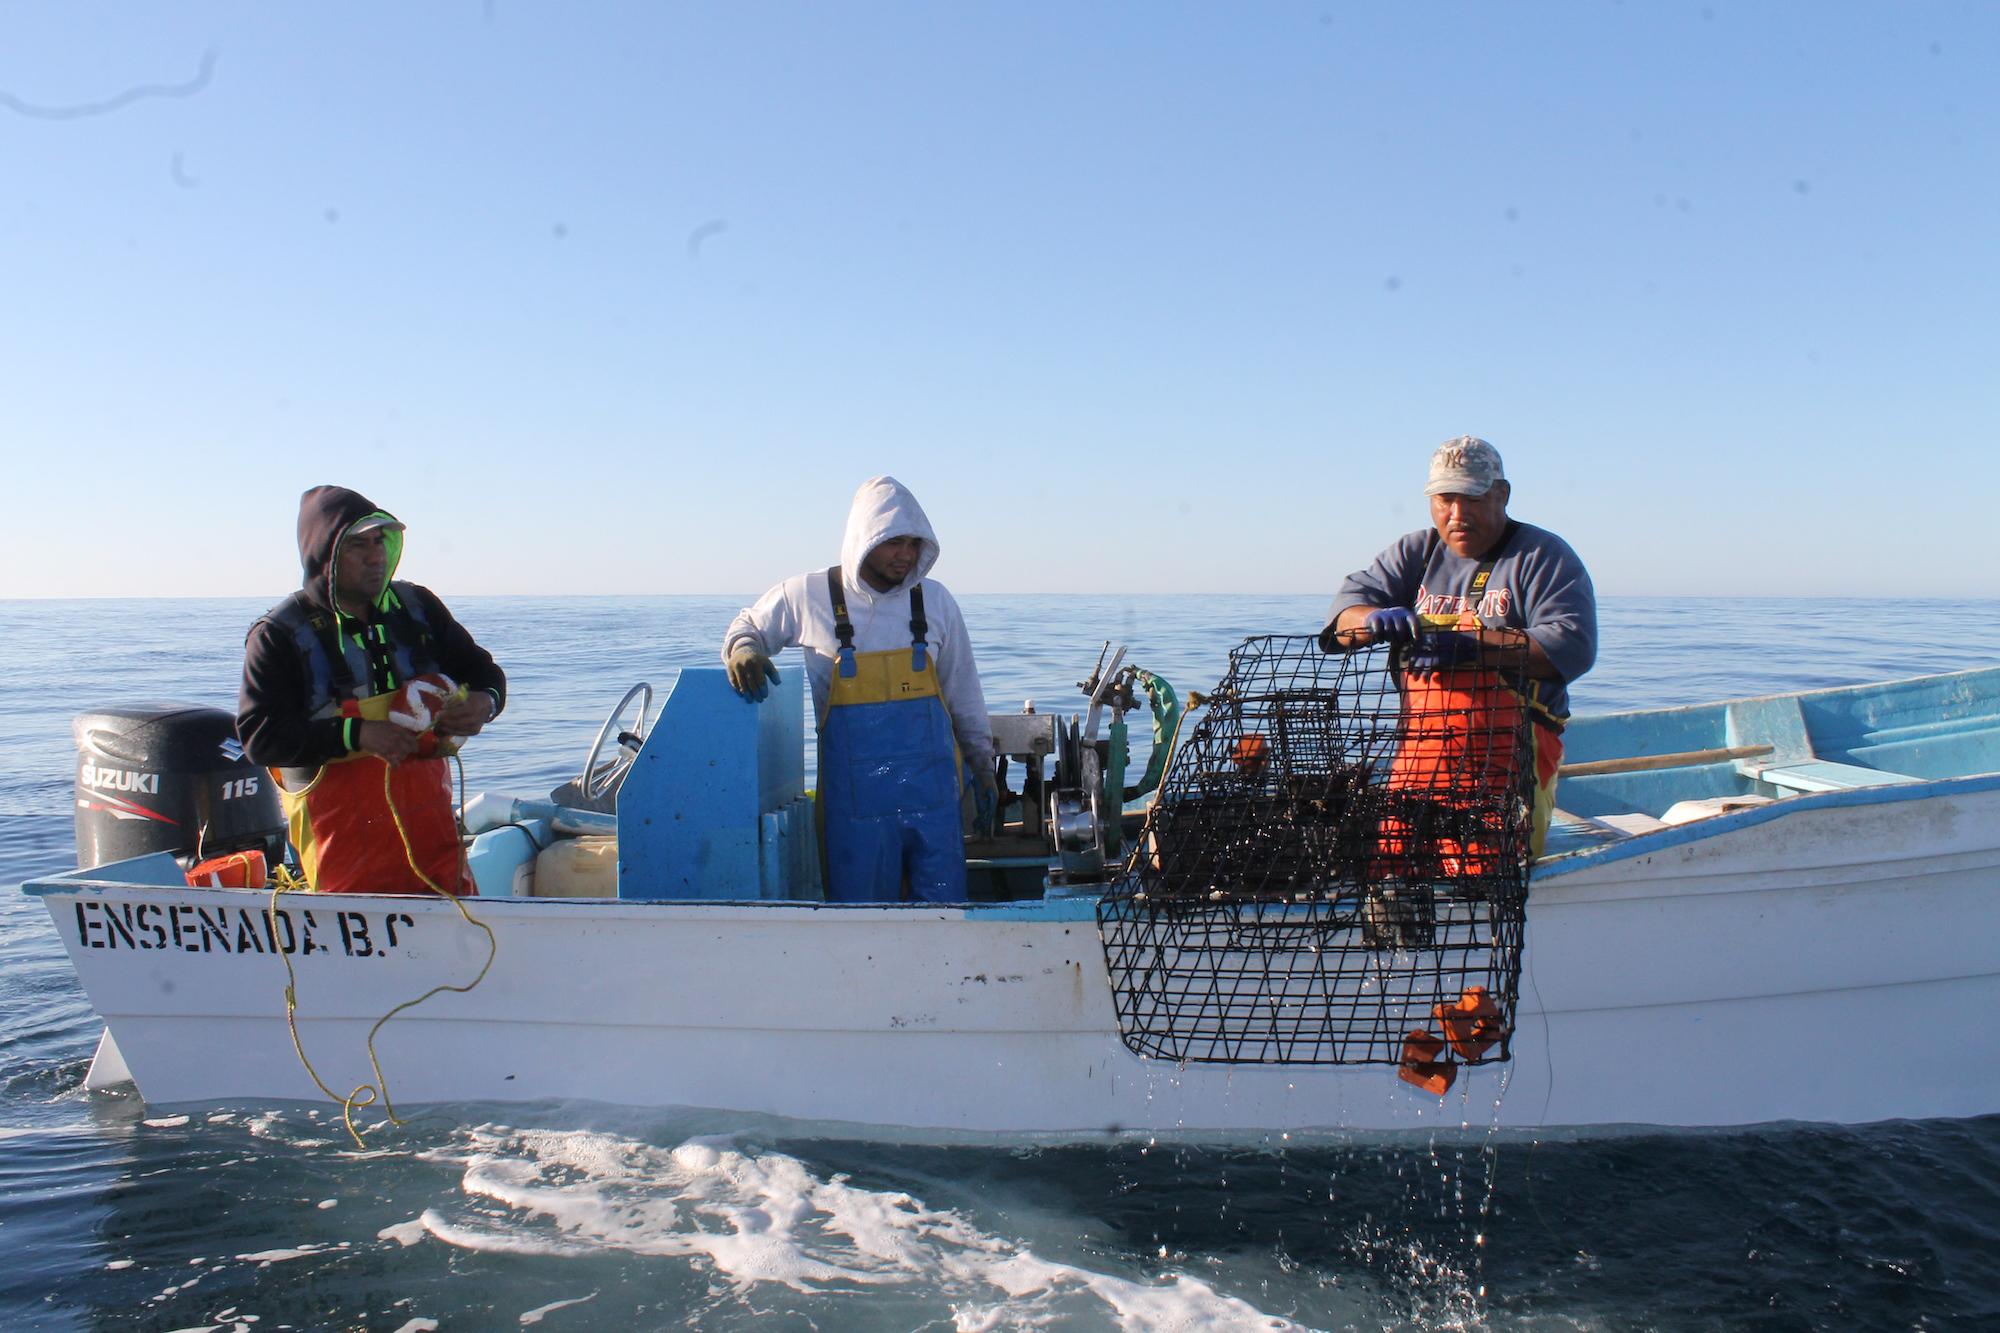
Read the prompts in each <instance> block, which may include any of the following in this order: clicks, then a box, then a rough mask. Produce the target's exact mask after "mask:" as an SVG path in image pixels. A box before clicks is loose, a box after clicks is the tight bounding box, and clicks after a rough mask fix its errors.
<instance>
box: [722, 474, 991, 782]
mask: <svg viewBox="0 0 2000 1333" xmlns="http://www.w3.org/2000/svg"><path fill="white" fill-rule="evenodd" d="M897 537H915V538H917V539H918V540H919V541H920V542H922V543H923V549H922V550H921V551H920V552H919V554H918V556H917V563H916V564H915V565H914V566H913V567H912V568H911V570H910V573H909V577H907V578H905V579H904V580H903V581H902V582H901V583H899V584H897V585H896V586H895V587H894V588H891V589H890V590H889V591H888V592H877V591H875V590H874V589H873V588H871V587H869V586H868V583H867V581H866V580H864V579H863V578H862V577H861V562H862V561H863V560H864V559H866V558H867V555H868V553H869V552H870V551H872V550H874V549H875V548H876V547H877V546H880V545H881V544H882V543H883V542H886V541H890V540H892V539H894V538H897ZM939 549H940V548H939V546H938V539H937V534H936V533H934V532H932V531H931V521H930V519H928V518H926V517H925V516H924V510H923V506H922V505H919V504H918V503H917V497H916V496H914V495H911V494H910V492H909V491H908V490H907V489H906V488H905V487H904V486H903V484H902V483H901V482H899V481H897V480H896V479H895V478H894V477H871V478H869V479H868V480H867V481H864V482H862V483H861V489H860V490H858V491H856V492H855V493H854V505H853V507H852V508H851V509H849V510H848V512H847V535H846V536H845V537H844V538H842V539H841V543H840V573H841V580H842V582H843V583H844V584H845V585H846V589H847V618H848V620H849V621H850V622H852V624H853V625H854V650H855V651H856V652H858V653H873V652H882V651H885V650H887V649H891V648H907V647H908V646H909V643H910V589H911V588H913V587H915V586H917V585H918V584H920V583H921V584H922V585H923V589H924V620H925V622H926V623H927V624H928V626H929V629H928V630H927V631H926V633H925V635H924V638H925V641H926V642H928V643H929V644H930V651H931V656H932V659H933V660H934V661H935V662H936V663H937V674H938V685H939V688H940V689H941V690H942V691H943V694H944V706H945V711H946V712H947V713H949V714H951V725H952V731H953V732H954V733H955V734H956V735H957V737H958V749H959V753H960V754H961V755H962V756H964V758H965V761H966V762H967V763H969V764H974V765H980V766H983V765H986V764H989V763H990V762H991V761H992V758H993V725H992V722H991V721H990V720H989V719H988V717H987V712H986V695H985V693H984V691H982V690H981V689H980V686H979V668H978V666H977V665H976V664H975V663H974V662H973V660H972V640H971V639H970V638H969V637H967V635H966V632H965V617H964V616H963V615H962V614H961V613H960V612H959V609H958V601H957V599H955V598H954V597H953V596H952V595H951V594H950V593H949V592H947V591H946V590H945V586H944V585H943V584H942V583H939V582H938V581H937V580H936V579H928V578H925V577H924V576H925V575H926V574H928V573H929V572H930V568H931V566H932V565H935V564H936V563H937V558H938V553H939ZM746 643H747V644H749V645H751V646H752V647H754V648H756V649H758V650H759V651H760V652H762V653H764V654H765V655H766V656H768V657H771V658H776V657H777V655H778V654H779V653H780V652H782V651H784V650H785V649H786V648H790V647H793V646H798V647H802V648H804V649H805V658H806V678H807V679H808V680H810V681H811V682H812V694H813V716H814V717H823V716H824V715H825V709H826V696H827V682H828V681H829V680H830V679H831V678H832V675H833V655H834V653H835V652H836V651H837V650H838V649H839V647H840V636H839V635H838V634H836V633H835V632H834V628H833V599H832V598H831V597H829V596H828V595H827V590H826V571H825V570H824V569H815V570H813V571H812V572H811V573H808V574H799V575H796V576H794V577H792V578H789V579H786V580H785V581H784V582H783V583H780V584H779V585H778V586H777V587H775V588H773V589H771V590H770V591H769V592H767V593H765V594H764V595H763V596H762V597H760V598H758V599H757V604H756V605H755V606H752V607H748V608H746V609H744V610H742V611H739V612H737V613H736V619H734V620H732V621H730V622H729V632H728V633H727V634H725V635H723V637H722V660H723V661H724V662H727V661H728V660H729V655H730V654H731V653H733V652H735V651H736V649H737V648H739V647H741V646H742V645H743V644H746ZM782 669H783V668H782V667H781V668H780V670H782Z"/></svg>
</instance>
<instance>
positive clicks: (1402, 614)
mask: <svg viewBox="0 0 2000 1333" xmlns="http://www.w3.org/2000/svg"><path fill="white" fill-rule="evenodd" d="M1361 625H1362V628H1364V629H1366V630H1367V631H1368V633H1369V635H1370V636H1371V637H1372V638H1373V639H1374V640H1375V642H1377V643H1415V642H1416V639H1417V636H1418V635H1419V634H1421V633H1423V632H1424V622H1423V621H1421V620H1418V619H1417V613H1416V612H1415V611H1412V610H1411V609H1410V608H1409V607H1407V606H1391V607H1385V608H1384V609H1382V610H1380V611H1370V612H1369V613H1368V619H1366V620H1364V621H1362V622H1361Z"/></svg>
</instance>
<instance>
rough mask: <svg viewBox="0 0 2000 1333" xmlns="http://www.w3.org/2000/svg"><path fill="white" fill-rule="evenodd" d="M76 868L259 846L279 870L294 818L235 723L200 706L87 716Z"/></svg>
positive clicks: (79, 749)
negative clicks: (247, 753)
mask: <svg viewBox="0 0 2000 1333" xmlns="http://www.w3.org/2000/svg"><path fill="white" fill-rule="evenodd" d="M73 730H74V732H75V735H76V863H77V865H78V866H80V867H82V868H84V869H89V868H90V867H91V866H98V865H103V864H104V863H105V862H107V861H122V860H124V859H125V858H127V857H131V856H144V855H145V854H146V853H148V852H172V853H173V854H174V855H176V856H178V857H181V858H182V859H183V860H195V859H199V858H204V857H213V856H219V855H221V854H223V853H226V852H236V851H250V850H256V851H261V852H263V853H264V857H265V860H266V861H267V862H268V863H269V864H271V865H277V864H278V862H279V860H280V859H281V858H282V857H283V854H284V850H285V816H284V812H283V810H282V809H281V808H280V807H279V805H278V792H277V787H276V784H275V783H274V782H273V781H272V779H271V775H270V774H269V773H267V772H265V771H264V770H263V769H261V768H259V767H257V765H255V764H253V763H251V762H250V761H249V760H248V759H246V758H244V757H243V746H242V745H241V743H239V742H238V741H237V739H236V720H235V719H234V718H233V717H231V716H230V715H229V714H228V713H225V712H223V711H222V710H221V709H219V708H203V707H200V706H198V705H195V704H137V705H133V706H131V707H125V708H102V709H98V710H96V711H94V712H89V713H79V714H77V716H76V721H75V722H74V724H73Z"/></svg>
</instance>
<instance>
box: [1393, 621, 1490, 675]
mask: <svg viewBox="0 0 2000 1333" xmlns="http://www.w3.org/2000/svg"><path fill="white" fill-rule="evenodd" d="M1480 647H1481V645H1480V642H1479V640H1478V639H1475V638H1474V637H1472V635H1470V634H1459V633H1455V632H1454V631H1452V630H1440V631H1438V632H1437V633H1436V634H1431V635H1427V636H1426V637H1424V638H1422V639H1419V640H1418V641H1417V646H1416V647H1414V648H1412V649H1411V650H1410V651H1409V653H1408V655H1406V656H1405V657H1404V658H1403V665H1404V666H1405V667H1406V668H1408V669H1409V671H1410V674H1412V675H1416V676H1430V675H1435V674H1436V673H1437V672H1440V671H1448V670H1450V669H1451V668H1452V667H1457V666H1467V665H1473V664H1477V663H1478V661H1479V652H1480Z"/></svg>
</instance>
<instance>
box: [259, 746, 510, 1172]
mask: <svg viewBox="0 0 2000 1333" xmlns="http://www.w3.org/2000/svg"><path fill="white" fill-rule="evenodd" d="M452 764H453V766H454V767H455V768H456V769H457V771H458V795H459V803H460V804H461V805H463V804H464V801H465V762H464V761H463V760H461V759H460V758H459V757H458V756H457V755H456V754H453V755H452ZM393 776H394V768H393V766H392V765H390V764H387V763H385V764H383V765H382V798H383V800H384V802H385V803H386V804H387V805H388V807H389V817H390V818H391V819H393V820H394V821H395V824H396V835H397V836H398V837H400V838H401V839H402V840H403V859H404V860H405V861H407V862H408V863H409V867H410V869H411V870H412V871H413V872H414V873H415V874H416V876H417V878H418V879H420V880H422V881H423V882H424V887H425V888H427V889H429V890H430V891H431V892H432V893H435V894H437V895H438V896H439V897H441V898H444V899H447V900H449V901H450V903H451V904H452V906H454V907H456V908H457V909H458V914H459V916H461V917H463V918H464V919H465V921H466V922H467V923H468V924H470V925H474V926H477V927H479V929H480V930H482V931H485V932H486V961H485V963H483V964H482V965H481V966H480V968H479V975H478V976H476V977H474V978H473V979H472V980H471V981H469V982H467V983H465V984H464V985H462V986H455V985H452V984H450V983H448V982H446V983H440V984H438V985H436V986H433V987H431V988H430V989H429V990H427V991H425V992H424V993H423V994H422V995H419V996H417V997H416V998H415V999H414V1000H405V1001H403V1002H402V1003H401V1004H399V1005H397V1006H396V1007H395V1008H393V1009H391V1010H390V1011H389V1012H388V1013H386V1014H384V1015H382V1016H381V1017H380V1018H378V1019H376V1020H375V1025H374V1026H373V1027H371V1028H369V1029H368V1064H369V1067H370V1068H371V1069H373V1070H374V1072H375V1082H374V1083H372V1084H370V1083H363V1084H360V1085H358V1086H357V1087H356V1088H355V1089H354V1091H352V1092H350V1093H348V1094H347V1095H346V1096H345V1097H343V1096H341V1095H340V1094H339V1093H337V1092H335V1091H334V1090H333V1089H332V1088H329V1087H327V1085H326V1082H325V1080H323V1079H322V1078H320V1076H319V1071H318V1070H316V1069H314V1068H313V1064H312V1061H311V1060H310V1059H308V1058H307V1056H306V1048H305V1043H304V1042H303V1041H301V1040H300V1038H299V1023H298V980H299V977H298V972H297V970H296V969H294V968H293V966H292V956H291V954H290V953H289V952H287V951H286V950H285V949H284V948H283V947H282V946H280V947H279V949H278V955H279V957H281V958H283V959H284V960H285V1026H286V1027H287V1028H288V1029H289V1030H290V1032H291V1034H292V1049H293V1050H294V1051H296V1052H297V1053H298V1057H299V1063H300V1064H302V1065H304V1066H305V1070H306V1073H307V1075H308V1076H310V1077H311V1079H312V1081H313V1084H314V1085H315V1086H316V1087H318V1088H319V1090H320V1091H321V1092H322V1093H324V1094H326V1097H327V1099H328V1100H329V1101H336V1102H339V1103H340V1119H341V1123H343V1124H344V1125H346V1126H347V1133H348V1137H350V1138H352V1139H353V1140H354V1146H355V1147H356V1148H361V1147H365V1146H366V1145H364V1144H363V1143H362V1141H361V1131H360V1130H358V1129H356V1128H355V1127H354V1111H355V1108H356V1107H361V1106H373V1105H374V1104H375V1101H376V1098H377V1096H378V1095H379V1096H380V1098H381V1101H382V1109H383V1111H384V1112H385V1113H386V1114H387V1115H388V1117H389V1121H390V1123H391V1124H394V1125H398V1126H400V1125H401V1124H402V1123H403V1122H402V1121H401V1120H400V1119H398V1118H397V1116H396V1104H395V1103H394V1102H393V1101H391V1100H390V1098H389V1079H388V1076H387V1075H385V1074H384V1073H383V1072H382V1061H381V1058H380V1057H379V1056H378V1055H377V1054H376V1052H375V1034H377V1033H378V1032H380V1031H381V1030H382V1026H383V1024H385V1023H387V1022H388V1021H389V1020H390V1019H392V1018H394V1017H395V1016H396V1015H397V1014H400V1013H402V1012H403V1011H404V1010H406V1009H414V1008H416V1007H417V1006H418V1005H420V1004H422V1003H423V1002H424V1001H425V1000H428V999H430V998H431V996H433V995H436V994H438V993H439V992H441V991H457V992H458V993H459V994H461V995H462V994H465V993H466V992H468V991H470V990H472V989H473V988H474V987H476V986H478V985H479V983H480V982H482V981H484V980H486V974H487V972H488V971H490V970H491V969H492V967H493V960H494V959H495V958H496V957H498V956H499V953H500V941H499V939H498V938H497V937H496V936H495V935H494V934H493V928H492V927H491V926H488V925H487V924H486V923H485V922H484V921H481V920H480V919H479V918H478V917H476V916H474V915H472V913H471V912H470V911H469V910H468V909H467V908H466V906H465V900H464V899H463V898H462V897H460V896H459V895H458V894H455V893H448V892H446V891H445V890H444V889H443V888H442V887H440V886H439V885H438V883H437V881H435V880H433V879H432V878H431V877H430V876H429V875H427V874H425V873H424V868H423V867H422V866H420V865H418V864H417V853H416V849H415V848H414V847H413V846H411V844H410V833H409V830H408V829H406V828H404V827H403V815H402V812H401V811H400V810H398V809H397V808H396V799H395V794H394V792H393V790H392V788H391V780H392V778H393ZM465 856H466V854H465V846H464V844H463V843H461V844H460V845H459V849H458V858H459V859H458V868H459V880H460V882H461V883H462V882H463V881H464V878H465ZM311 892H314V889H313V887H312V885H310V884H308V883H307V882H306V881H305V880H303V879H301V878H300V877H299V876H297V875H294V874H293V873H292V872H291V871H290V869H288V868H287V867H285V866H282V865H281V866H279V867H278V868H277V870H276V872H275V873H273V875H272V876H271V901H270V904H269V906H268V907H267V908H266V914H267V916H268V917H269V919H270V926H271V940H272V942H273V943H274V944H275V943H276V942H277V939H278V895H279V894H281V893H311Z"/></svg>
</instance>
